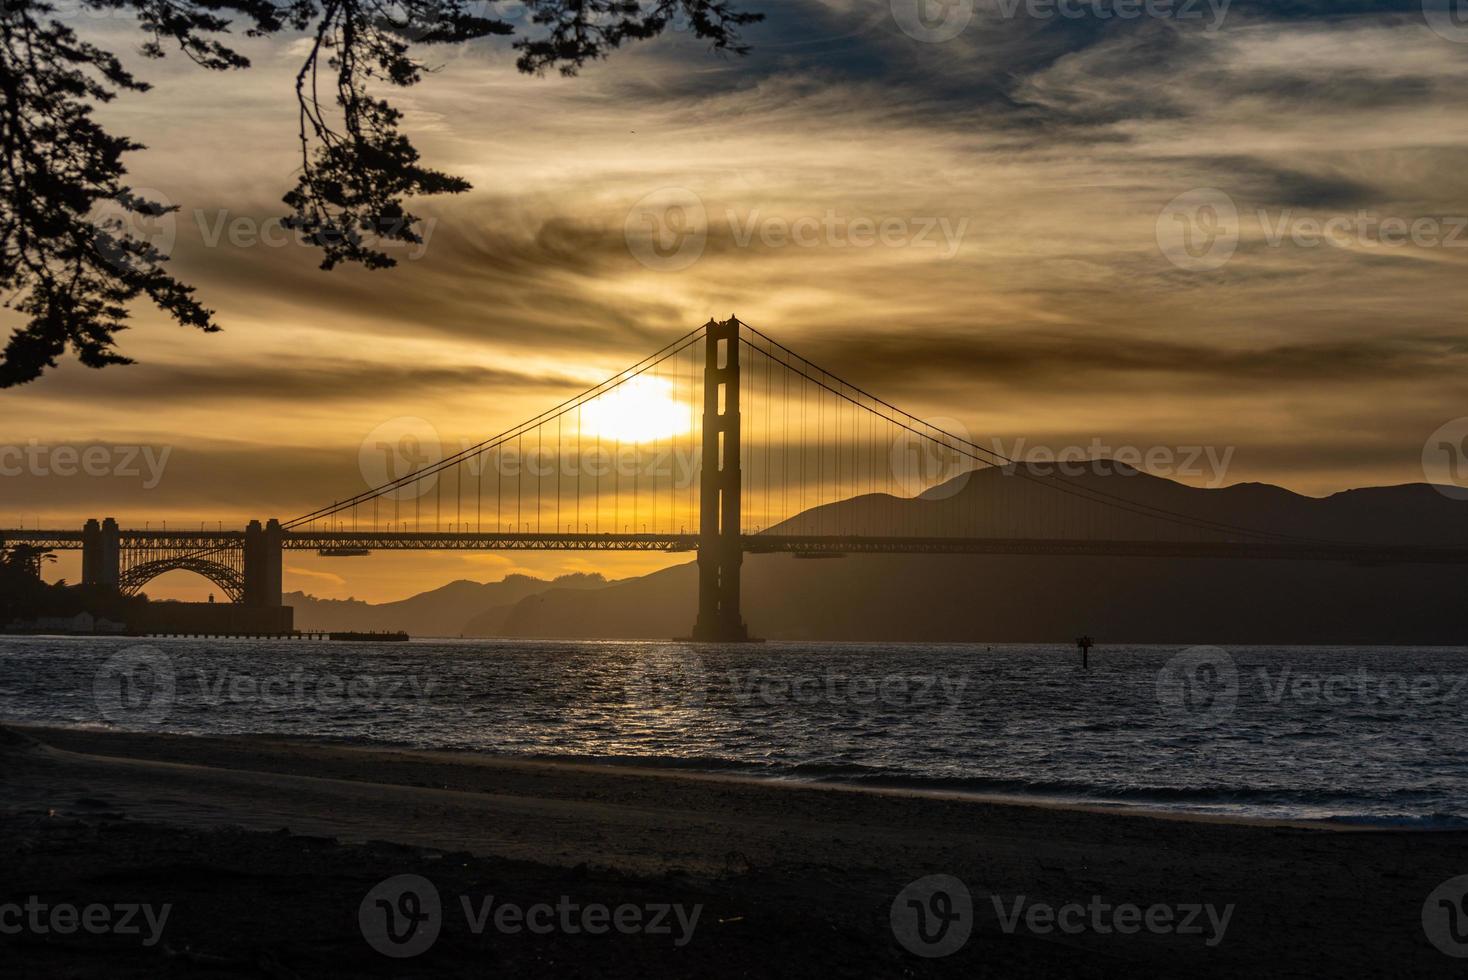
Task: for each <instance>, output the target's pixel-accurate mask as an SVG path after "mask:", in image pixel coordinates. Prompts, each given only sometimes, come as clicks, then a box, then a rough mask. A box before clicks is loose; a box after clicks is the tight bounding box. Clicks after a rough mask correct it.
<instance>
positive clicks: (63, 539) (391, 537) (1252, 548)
mask: <svg viewBox="0 0 1468 980" xmlns="http://www.w3.org/2000/svg"><path fill="white" fill-rule="evenodd" d="M244 538H245V535H244V532H243V531H172V530H170V531H164V530H141V531H137V530H124V531H122V533H121V544H122V546H123V547H124V548H143V547H146V548H153V549H169V550H177V551H181V552H187V551H203V550H232V549H237V548H240V547H242V546H243V543H244ZM0 540H4V541H7V542H10V543H24V544H33V545H37V546H39V547H42V548H45V549H47V550H51V551H66V550H79V549H80V548H81V547H82V532H81V531H62V530H30V531H0ZM281 546H282V547H283V548H284V549H286V550H290V551H321V550H348V551H351V550H358V551H641V552H655V551H661V552H693V551H697V550H698V535H696V534H610V533H608V534H538V533H534V532H523V533H513V532H504V533H497V532H482V531H468V532H438V531H401V532H398V531H364V532H356V531H286V532H284V533H283V535H282V542H281ZM743 546H744V550H745V551H747V552H749V553H752V554H767V553H790V554H796V555H809V556H836V555H855V554H868V555H872V554H888V555H896V554H948V555H957V554H966V555H1057V556H1074V557H1134V558H1203V559H1206V558H1213V559H1247V560H1268V561H1281V560H1283V561H1344V562H1356V563H1367V564H1451V565H1468V548H1428V547H1420V546H1404V545H1379V544H1364V543H1363V544H1336V543H1322V544H1313V543H1277V542H1251V541H1216V542H1214V541H1161V540H1157V541H1147V540H1111V539H1101V538H1098V539H1067V538H959V537H888V536H882V537H876V536H873V537H864V536H853V535H846V536H837V535H772V534H749V535H745V536H744V538H743Z"/></svg>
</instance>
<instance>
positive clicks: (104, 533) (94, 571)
mask: <svg viewBox="0 0 1468 980" xmlns="http://www.w3.org/2000/svg"><path fill="white" fill-rule="evenodd" d="M121 578H122V531H121V529H120V528H119V527H118V526H117V520H116V519H115V518H112V517H109V518H107V519H106V520H104V521H102V522H101V523H100V524H99V523H98V522H97V519H96V518H95V517H94V518H92V519H91V520H89V521H87V523H86V525H85V526H84V527H83V528H82V584H83V585H91V586H96V587H99V588H105V589H111V590H112V591H114V592H115V591H117V587H118V582H119V581H120V580H121Z"/></svg>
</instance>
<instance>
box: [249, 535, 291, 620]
mask: <svg viewBox="0 0 1468 980" xmlns="http://www.w3.org/2000/svg"><path fill="white" fill-rule="evenodd" d="M284 537H285V535H284V532H283V531H282V530H281V526H280V521H277V520H276V519H275V518H271V519H270V521H269V523H267V524H265V525H264V526H263V527H262V526H261V524H260V522H259V521H251V522H250V523H249V525H248V526H246V528H245V543H244V579H245V594H244V604H245V605H247V606H259V607H265V608H274V607H277V606H279V605H281V581H282V574H281V571H282V569H281V565H282V562H281V559H282V554H281V552H282V543H283V541H284Z"/></svg>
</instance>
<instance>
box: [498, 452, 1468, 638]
mask: <svg viewBox="0 0 1468 980" xmlns="http://www.w3.org/2000/svg"><path fill="white" fill-rule="evenodd" d="M1074 483H1075V484H1078V485H1079V486H1081V487H1085V488H1089V489H1091V490H1093V491H1094V490H1100V491H1103V492H1106V493H1109V494H1114V495H1116V496H1118V497H1123V498H1125V499H1126V500H1128V501H1131V502H1133V503H1141V504H1148V505H1152V506H1159V507H1165V508H1167V509H1168V510H1172V511H1177V512H1181V513H1184V514H1187V515H1190V516H1193V517H1198V518H1204V519H1207V520H1212V521H1218V522H1226V523H1230V524H1236V525H1243V526H1247V527H1251V528H1255V529H1259V530H1267V531H1274V532H1279V533H1285V534H1291V535H1296V536H1301V537H1311V538H1322V539H1329V540H1339V541H1362V542H1393V543H1402V544H1465V543H1468V502H1463V501H1458V500H1453V499H1450V498H1448V497H1447V496H1445V495H1444V494H1441V493H1439V492H1438V491H1436V490H1434V489H1433V488H1431V487H1429V486H1426V485H1421V484H1414V485H1407V486H1399V487H1376V488H1370V489H1363V490H1353V491H1348V492H1345V493H1339V494H1335V495H1333V496H1331V497H1326V498H1323V499H1317V498H1311V497H1304V496H1301V495H1299V494H1295V493H1291V492H1289V491H1287V490H1283V489H1281V488H1279V487H1273V486H1267V485H1261V484H1245V485H1239V486H1234V487H1229V488H1226V489H1221V490H1205V489H1197V488H1192V487H1186V486H1183V485H1180V484H1177V483H1174V482H1172V481H1169V480H1163V479H1159V478H1156V477H1152V476H1147V475H1142V474H1136V473H1135V472H1134V471H1133V472H1130V473H1129V474H1128V475H1111V476H1098V475H1095V474H1094V473H1090V474H1087V475H1085V476H1083V477H1076V478H1074ZM1034 487H1035V484H1033V483H1032V482H1030V481H1028V480H1024V479H1021V478H1020V477H1018V476H1015V475H1013V474H1006V473H1004V472H1003V471H999V470H990V471H987V472H984V473H980V474H976V475H975V477H974V478H973V479H971V480H969V481H967V482H966V483H965V484H964V485H963V486H962V487H961V488H958V487H953V486H948V487H945V488H940V489H938V490H936V491H933V492H930V493H928V494H926V495H924V497H923V498H919V499H894V498H891V497H886V496H883V495H876V496H867V497H859V498H854V499H852V500H848V501H845V502H842V503H839V504H834V505H831V506H830V507H825V508H820V509H818V510H815V511H810V512H807V513H805V514H802V515H801V516H799V517H797V518H795V519H793V520H791V521H788V522H786V523H785V524H783V525H780V526H779V527H777V528H774V529H772V533H790V534H802V533H808V534H817V533H826V534H830V533H848V534H860V533H863V531H864V530H865V532H866V533H881V532H885V531H887V530H889V529H897V533H907V534H913V535H940V534H951V533H957V532H958V531H959V530H961V529H970V530H972V531H973V532H974V533H980V534H990V535H994V536H1003V537H1011V536H1014V537H1018V536H1025V535H1026V534H1027V533H1034V534H1046V535H1048V536H1054V537H1067V536H1073V537H1085V536H1092V535H1096V534H1097V533H1098V532H1099V531H1100V530H1102V529H1104V531H1105V534H1104V536H1107V537H1116V538H1159V537H1166V536H1169V535H1171V534H1172V532H1171V530H1170V526H1168V525H1166V524H1164V522H1161V521H1159V520H1157V519H1155V518H1151V517H1144V516H1142V515H1138V514H1127V513H1123V514H1120V515H1116V514H1115V513H1113V512H1112V509H1111V508H1109V507H1102V506H1101V505H1098V504H1096V503H1094V502H1086V501H1081V500H1077V499H1076V498H1075V497H1072V496H1068V495H1066V494H1064V493H1061V492H1059V491H1057V490H1054V489H1046V490H1045V494H1048V495H1049V496H1048V497H1047V496H1045V495H1044V494H1032V493H1029V492H1028V491H1030V490H1033V489H1034ZM1194 533H1198V536H1206V535H1203V534H1202V533H1201V532H1194V531H1192V530H1184V531H1182V532H1180V534H1181V535H1182V536H1188V535H1192V534H1194ZM1463 579H1464V569H1462V568H1458V567H1452V566H1387V567H1363V566H1358V565H1347V564H1339V563H1324V562H1293V561H1272V562H1271V561H1232V560H1230V561H1223V560H1219V561H1209V560H1197V559H1142V558H1058V557H1012V556H1006V557H989V556H941V557H940V556H924V555H903V556H850V557H846V558H842V559H839V560H824V561H812V560H800V559H796V558H794V557H793V556H790V555H750V556H748V557H747V559H746V563H745V566H744V614H745V618H746V619H747V620H748V622H749V624H750V626H751V628H752V630H753V631H754V632H755V633H756V634H757V635H760V636H764V637H767V638H771V639H831V640H865V641H884V640H885V641H899V640H911V641H921V640H926V641H959V640H973V641H993V642H1031V641H1033V642H1067V641H1069V640H1070V639H1071V638H1073V637H1075V636H1076V635H1078V634H1080V633H1082V632H1089V633H1092V634H1094V635H1096V636H1098V637H1100V638H1102V639H1103V640H1104V641H1107V642H1124V641H1130V642H1158V643H1232V644H1240V643H1381V644H1387V643H1425V644H1462V643H1465V642H1468V604H1465V603H1464V602H1463V601H1462V591H1463ZM696 591H697V573H696V569H695V567H694V566H693V565H692V564H689V565H683V566H679V567H677V568H671V569H667V570H664V571H662V572H658V573H656V574H653V575H648V576H644V577H643V578H639V579H631V580H628V581H625V582H620V583H616V584H614V585H611V586H609V587H607V588H605V589H599V590H596V591H594V592H571V591H568V590H563V589H550V590H547V591H545V592H541V593H539V594H537V595H535V596H533V597H529V598H526V599H522V600H520V601H519V602H517V603H516V604H515V606H514V608H513V610H511V611H510V612H509V614H508V615H506V616H505V617H504V619H503V621H502V632H503V634H504V635H512V636H556V637H662V638H666V637H671V636H681V635H686V634H687V633H688V631H689V628H690V627H691V625H692V617H693V613H694V603H695V595H696Z"/></svg>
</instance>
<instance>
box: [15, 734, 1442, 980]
mask: <svg viewBox="0 0 1468 980" xmlns="http://www.w3.org/2000/svg"><path fill="white" fill-rule="evenodd" d="M0 833H3V838H0V839H3V841H4V843H3V844H0V848H5V849H9V850H11V851H12V852H13V853H12V854H11V857H10V858H9V859H8V860H7V862H6V863H7V865H9V866H10V869H9V871H8V872H7V874H6V875H5V876H4V880H3V882H0V908H3V906H4V905H5V903H23V902H24V901H25V900H27V899H28V898H29V897H30V896H32V895H35V896H37V897H38V899H39V900H41V901H44V902H47V903H49V904H52V905H54V904H57V903H70V904H74V905H77V906H85V905H87V904H96V903H101V904H109V905H110V904H119V903H123V904H125V903H129V902H131V903H147V904H150V905H152V906H159V907H161V906H162V905H163V904H164V903H167V904H168V905H169V906H170V907H171V914H170V916H169V918H168V920H167V923H166V926H165V927H164V928H163V929H162V930H161V933H160V935H159V938H158V941H157V942H155V943H153V944H152V945H145V944H144V943H143V942H142V941H141V937H139V936H121V935H91V934H84V933H83V932H81V931H78V932H76V933H73V934H70V935H62V934H59V933H58V932H57V931H55V930H51V931H48V932H45V933H44V934H41V933H39V932H38V931H37V930H35V929H23V930H22V931H21V932H20V933H19V934H17V935H0V961H3V962H6V963H7V964H8V965H10V966H14V967H17V968H18V969H19V971H20V973H19V975H27V976H88V975H104V974H105V975H108V976H130V975H135V976H173V975H177V976H199V975H206V976H207V975H215V974H217V975H220V976H224V975H233V976H238V975H241V973H243V974H245V975H265V976H322V975H328V976H359V975H384V976H388V975H393V976H402V975H420V974H421V975H428V974H437V975H445V974H447V975H475V976H483V975H486V974H487V973H491V972H497V973H504V972H505V971H509V973H510V975H514V976H537V975H543V974H547V973H556V974H558V975H567V976H653V977H657V976H730V977H734V976H753V977H759V976H772V975H773V976H797V975H798V976H811V975H821V974H825V975H835V976H930V975H954V976H958V975H964V976H987V975H1000V974H1004V975H1020V976H1049V975H1081V976H1109V975H1117V976H1120V975H1123V974H1125V975H1130V976H1136V975H1142V976H1163V975H1166V976H1172V977H1175V976H1178V975H1179V974H1183V973H1188V974H1193V975H1206V976H1224V975H1229V976H1236V975H1238V974H1239V973H1240V972H1242V971H1246V970H1248V971H1258V972H1261V973H1265V974H1268V975H1273V976H1311V977H1319V976H1346V975H1350V976H1370V975H1404V974H1409V973H1410V974H1415V975H1428V976H1433V975H1440V976H1450V975H1461V970H1462V964H1463V963H1464V962H1465V961H1463V960H1456V959H1452V958H1449V957H1447V956H1445V955H1444V954H1443V953H1441V952H1439V951H1438V950H1437V949H1436V948H1434V947H1433V945H1432V944H1431V943H1430V942H1429V941H1428V939H1427V938H1426V936H1425V934H1424V931H1423V925H1422V909H1423V903H1424V902H1425V901H1426V899H1427V897H1428V895H1429V893H1431V892H1432V891H1433V889H1434V888H1436V887H1437V886H1438V885H1439V884H1441V883H1442V882H1443V881H1444V880H1445V879H1448V878H1451V877H1454V876H1456V875H1460V874H1468V832H1460V831H1446V832H1413V831H1400V830H1392V831H1386V830H1344V829H1341V828H1339V827H1326V826H1312V825H1304V824H1271V823H1245V822H1236V821H1226V820H1211V819H1209V820H1205V819H1173V818H1162V817H1158V816H1155V815H1143V814H1138V813H1133V812H1113V811H1105V810H1100V809H1098V808H1064V807H1051V806H1036V805H1028V804H1018V803H1007V802H994V801H982V800H975V799H972V798H964V797H957V796H942V795H936V794H926V795H919V794H910V793H901V792H894V791H887V792H869V791H862V790H855V789H850V788H839V787H838V788H833V787H814V786H808V785H797V784H786V783H780V784H776V783H770V782H761V781H755V780H748V779H739V778H728V777H714V776H702V775H697V774H691V773H683V772H677V771H668V770H647V769H633V768H627V767H621V766H615V767H611V766H589V765H571V764H557V763H541V762H532V761H523V760H510V759H498V758H487V757H483V756H477V755H469V754H460V753H448V752H415V751H405V750H393V749H381V748H360V747H343V746H336V745H326V744H321V743H315V742H301V741H288V740H280V739H269V738H259V737H251V738H244V737H239V738H201V737H188V736H168V735H138V734H123V733H116V732H99V731H71V730H58V729H39V728H12V729H11V731H10V732H9V733H5V732H4V731H3V730H0ZM400 874H413V875H419V876H422V877H423V878H426V879H428V880H429V881H431V882H432V884H433V886H434V888H435V889H436V891H437V893H438V894H439V895H440V896H441V901H442V915H441V921H442V928H441V933H440V934H439V936H438V938H437V939H436V941H434V942H433V943H432V944H431V945H430V946H429V947H428V948H427V949H426V950H425V951H424V952H422V953H421V954H419V955H415V956H412V957H409V958H401V959H397V958H390V957H389V956H386V955H383V954H382V953H380V952H378V951H377V950H376V949H374V947H373V946H372V945H369V942H368V940H367V939H366V938H364V935H363V931H362V925H361V922H362V921H363V920H362V919H361V918H360V916H359V912H360V911H361V907H362V905H363V902H364V898H366V897H367V895H368V893H369V891H371V890H372V889H373V888H374V886H376V885H377V884H378V883H379V882H381V881H383V880H384V879H387V878H389V877H392V876H395V875H400ZM930 875H950V876H953V877H956V878H957V879H959V880H961V881H963V882H964V883H965V884H966V885H967V887H968V889H969V892H970V893H971V896H972V908H973V912H972V915H971V917H970V918H971V921H972V934H971V936H970V937H969V938H968V940H967V942H966V943H964V944H963V945H962V947H961V948H959V949H958V950H957V951H956V952H953V953H952V954H951V955H947V956H943V957H938V958H928V957H923V956H919V955H915V953H914V952H912V951H910V950H909V948H908V946H907V945H904V942H903V941H902V940H903V939H904V938H906V939H908V940H909V943H908V945H916V947H917V948H918V949H919V950H922V951H926V952H932V951H934V950H935V948H936V947H934V946H931V945H927V944H925V943H923V942H922V940H921V939H914V928H915V926H913V925H911V924H910V923H909V922H908V919H906V918H904V919H902V923H903V924H901V925H900V926H899V928H898V929H897V930H894V927H893V924H892V918H891V912H892V908H893V903H894V899H896V898H897V896H898V894H899V892H901V891H902V890H903V889H904V887H905V886H907V885H908V884H909V883H911V882H913V881H914V880H916V879H921V878H924V877H925V876H930ZM491 895H492V896H494V902H495V903H498V904H500V905H503V904H504V903H506V902H508V903H510V904H512V905H516V906H518V907H520V908H522V909H523V908H528V907H531V906H534V905H537V904H544V905H552V906H554V905H556V904H557V903H558V902H560V903H561V904H562V905H565V904H568V903H569V904H571V905H575V906H578V907H584V906H588V905H595V906H606V907H608V908H611V909H616V908H617V907H619V906H626V905H632V906H636V907H638V908H642V909H653V908H654V907H663V906H666V907H670V908H671V907H674V906H677V907H680V908H682V909H683V910H685V912H686V911H687V910H692V909H694V908H695V907H697V908H699V909H700V911H699V914H698V919H697V922H696V926H694V927H693V928H691V929H690V928H688V927H687V925H686V924H685V925H684V927H683V928H681V930H680V928H679V927H678V926H677V925H673V927H672V929H671V931H670V932H668V933H658V934H651V933H649V932H647V931H633V930H631V929H624V930H621V931H619V930H615V929H613V930H609V931H607V932H606V933H605V934H598V935H593V934H590V933H589V932H588V931H586V930H585V929H577V928H575V922H574V921H572V920H568V921H571V922H572V925H571V927H568V928H556V929H552V930H550V931H548V932H545V933H544V934H540V933H532V932H530V931H528V930H526V929H519V930H518V931H515V930H514V928H513V920H509V921H510V928H506V929H498V928H496V927H495V925H493V924H492V923H493V920H488V921H490V922H491V924H490V925H489V926H488V927H487V928H486V929H485V930H484V931H482V932H480V933H478V934H476V932H475V931H474V928H473V927H474V926H475V919H474V918H473V915H472V912H473V910H474V909H476V908H479V909H482V908H483V905H482V903H483V901H484V899H486V898H487V897H488V896H491ZM465 899H467V902H468V909H469V911H468V912H466V911H465V907H464V905H463V904H462V902H463V900H465ZM1118 906H1123V907H1124V906H1136V908H1137V909H1138V910H1139V913H1138V914H1139V915H1140V916H1141V917H1142V919H1141V920H1139V921H1133V920H1132V919H1128V918H1127V916H1126V914H1125V913H1122V914H1121V915H1120V917H1118V915H1117V914H1116V912H1115V909H1116V908H1117V907H1118ZM1066 907H1072V908H1073V909H1075V910H1078V911H1074V912H1073V914H1070V915H1068V916H1067V917H1066V918H1065V922H1066V924H1067V926H1068V927H1069V928H1068V929H1067V930H1061V929H1059V928H1056V927H1054V926H1053V925H1052V924H1051V923H1050V922H1049V921H1048V917H1047V915H1046V911H1045V910H1046V909H1055V910H1061V909H1064V908H1066ZM1159 907H1160V910H1159ZM946 908H947V906H939V905H934V904H931V903H930V904H929V905H928V909H929V910H930V911H931V912H932V913H934V914H937V913H938V912H940V911H943V910H944V909H946ZM1098 909H1099V910H1100V911H1098ZM1016 910H1019V912H1020V915H1019V918H1018V919H1017V920H1015V919H1014V918H1013V916H1014V915H1015V913H1016ZM1108 910H1110V911H1108ZM1149 910H1152V912H1153V916H1152V918H1151V919H1150V920H1148V919H1147V918H1146V916H1147V913H1148V911H1149ZM405 914H406V911H405ZM903 915H909V916H910V913H903ZM667 920H668V922H669V923H675V922H676V919H675V916H674V913H671V912H670V913H668V914H667ZM4 921H5V920H4V919H3V917H0V926H3V925H4ZM1148 921H1150V922H1151V923H1152V927H1150V928H1149V927H1148V925H1147V924H1146V923H1147V922H1148ZM1185 922H1186V924H1187V927H1186V928H1183V929H1180V928H1179V927H1181V926H1183V925H1184V924H1185ZM1222 922H1226V925H1222V926H1221V923H1222ZM1129 925H1130V926H1131V928H1130V929H1127V931H1122V929H1125V928H1126V927H1127V926H1129ZM1118 927H1120V928H1118ZM899 933H905V935H900V934H899ZM680 939H681V940H683V941H682V942H679V941H678V940H680Z"/></svg>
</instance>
